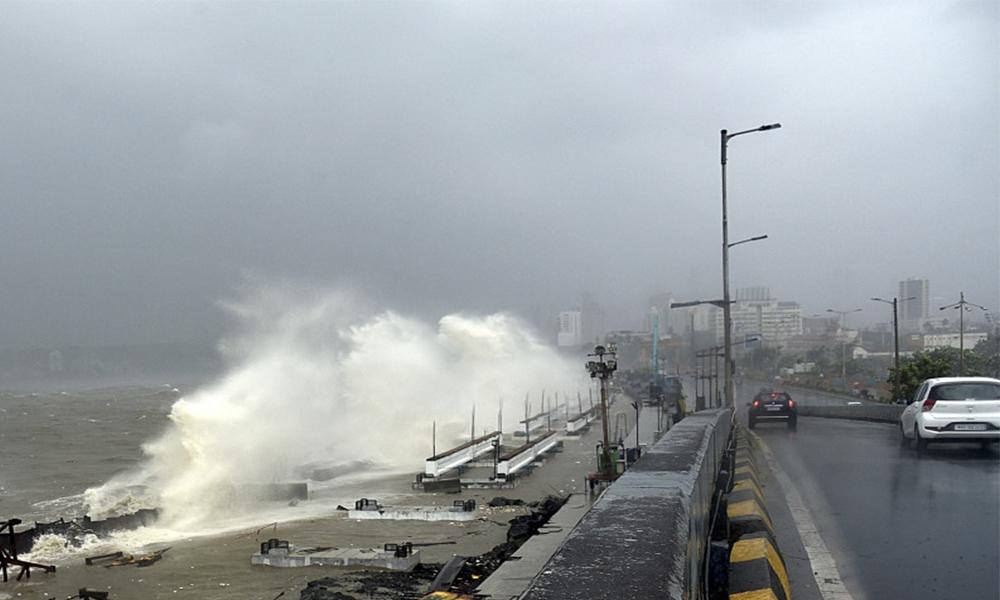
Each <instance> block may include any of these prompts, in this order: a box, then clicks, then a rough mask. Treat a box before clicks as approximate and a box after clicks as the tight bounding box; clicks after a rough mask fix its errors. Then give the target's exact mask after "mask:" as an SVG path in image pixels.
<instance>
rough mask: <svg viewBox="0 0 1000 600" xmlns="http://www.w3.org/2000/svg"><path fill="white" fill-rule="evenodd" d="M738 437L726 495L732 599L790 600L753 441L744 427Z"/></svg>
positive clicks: (784, 570)
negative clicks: (765, 500) (729, 484)
mask: <svg viewBox="0 0 1000 600" xmlns="http://www.w3.org/2000/svg"><path fill="white" fill-rule="evenodd" d="M800 410H801V406H800ZM735 437H736V460H735V463H736V469H735V471H734V477H733V486H732V489H731V490H730V492H729V494H728V496H727V498H726V515H727V517H728V520H729V535H728V538H729V544H730V547H729V548H730V549H729V577H728V589H729V592H728V593H729V600H791V597H792V592H791V585H790V583H789V581H788V572H787V569H786V568H785V561H784V559H783V558H782V556H781V551H780V550H779V548H778V543H777V541H776V539H775V534H774V524H773V522H772V521H771V517H770V516H769V515H768V514H767V506H766V504H765V502H764V494H763V493H762V492H761V484H760V479H759V478H758V475H757V474H758V470H757V460H756V458H755V455H754V447H753V440H752V438H751V437H750V435H749V434H748V433H747V430H745V429H743V428H742V427H741V428H739V430H738V432H737V434H736V436H735Z"/></svg>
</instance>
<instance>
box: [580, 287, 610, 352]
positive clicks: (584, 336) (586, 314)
mask: <svg viewBox="0 0 1000 600" xmlns="http://www.w3.org/2000/svg"><path fill="white" fill-rule="evenodd" d="M604 332H605V327H604V308H603V307H602V306H601V305H600V304H598V303H597V301H596V300H594V297H593V296H591V295H590V294H589V293H588V292H584V293H583V294H581V296H580V342H581V343H583V344H586V345H588V346H591V345H594V344H596V343H598V342H599V341H600V340H602V339H604Z"/></svg>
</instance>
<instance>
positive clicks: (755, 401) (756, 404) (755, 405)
mask: <svg viewBox="0 0 1000 600" xmlns="http://www.w3.org/2000/svg"><path fill="white" fill-rule="evenodd" d="M753 407H754V408H760V400H754V401H753Z"/></svg>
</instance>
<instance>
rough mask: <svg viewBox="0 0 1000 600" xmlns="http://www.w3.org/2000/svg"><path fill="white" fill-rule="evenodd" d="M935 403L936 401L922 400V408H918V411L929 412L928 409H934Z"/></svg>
mask: <svg viewBox="0 0 1000 600" xmlns="http://www.w3.org/2000/svg"><path fill="white" fill-rule="evenodd" d="M935 402H937V400H932V399H930V398H928V399H926V400H924V404H923V406H921V407H920V410H922V411H923V412H927V411H929V410H930V409H932V408H934V403H935Z"/></svg>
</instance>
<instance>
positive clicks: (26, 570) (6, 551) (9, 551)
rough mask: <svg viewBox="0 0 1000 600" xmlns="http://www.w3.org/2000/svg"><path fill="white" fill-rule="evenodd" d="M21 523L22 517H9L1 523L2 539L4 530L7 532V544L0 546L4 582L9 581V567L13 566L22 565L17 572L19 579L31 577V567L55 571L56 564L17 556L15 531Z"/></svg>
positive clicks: (47, 571) (48, 571)
mask: <svg viewBox="0 0 1000 600" xmlns="http://www.w3.org/2000/svg"><path fill="white" fill-rule="evenodd" d="M20 524H21V519H8V520H7V521H4V523H3V524H2V525H0V539H2V538H3V534H4V531H6V532H7V535H6V537H7V546H6V547H3V546H0V572H2V573H3V580H4V583H6V582H7V569H9V568H12V567H21V570H20V571H19V572H18V574H17V577H16V579H17V581H21V577H24V578H25V579H31V567H35V568H36V569H42V570H43V571H45V572H46V573H55V571H56V567H55V565H42V564H39V563H33V562H29V561H26V560H21V559H19V558H18V557H17V550H18V549H17V545H18V544H17V534H16V533H14V527H15V526H17V525H20Z"/></svg>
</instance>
